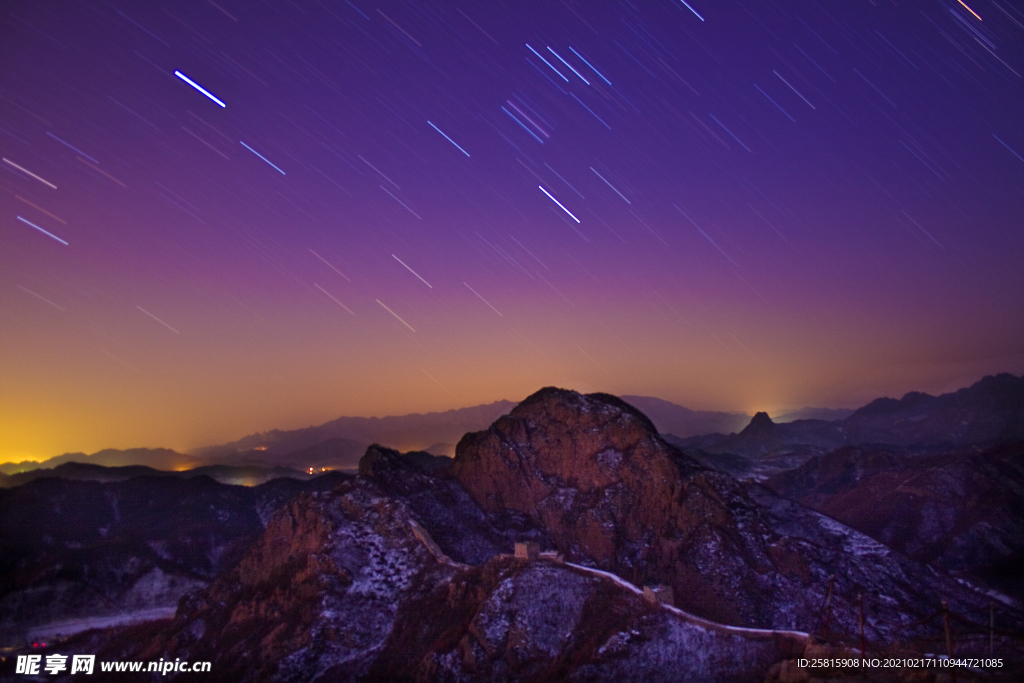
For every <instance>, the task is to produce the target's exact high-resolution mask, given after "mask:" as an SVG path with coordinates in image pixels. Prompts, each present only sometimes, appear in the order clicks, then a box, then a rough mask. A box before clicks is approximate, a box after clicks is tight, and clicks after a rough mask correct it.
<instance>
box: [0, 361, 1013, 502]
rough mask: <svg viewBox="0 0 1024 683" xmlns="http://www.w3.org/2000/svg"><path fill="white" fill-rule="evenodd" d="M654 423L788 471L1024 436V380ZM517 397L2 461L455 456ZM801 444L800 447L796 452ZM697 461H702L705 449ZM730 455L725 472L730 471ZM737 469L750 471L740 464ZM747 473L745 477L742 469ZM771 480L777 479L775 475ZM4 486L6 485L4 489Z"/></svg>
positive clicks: (662, 406) (346, 462)
mask: <svg viewBox="0 0 1024 683" xmlns="http://www.w3.org/2000/svg"><path fill="white" fill-rule="evenodd" d="M622 398H623V400H625V401H627V402H628V403H630V404H631V405H633V406H635V407H636V408H639V409H640V410H641V411H642V412H643V413H644V414H645V415H647V416H648V417H649V418H650V420H651V421H652V422H653V423H654V426H655V428H656V429H657V430H658V432H659V433H661V434H662V435H665V436H666V438H668V439H669V440H670V441H671V442H672V443H673V444H675V445H677V446H680V447H683V448H684V449H696V451H699V452H702V453H710V454H730V455H732V456H742V457H744V458H751V457H756V458H759V459H760V460H761V465H762V466H767V465H768V461H769V460H770V459H771V458H772V457H778V456H780V455H781V456H785V457H782V459H781V460H779V461H778V463H776V465H777V466H772V467H771V469H772V470H773V471H781V470H782V469H788V468H790V467H796V466H798V465H800V464H802V463H803V462H804V461H806V460H807V458H809V457H812V456H814V455H820V454H823V453H825V452H827V451H829V450H832V449H834V448H838V447H839V446H843V445H846V444H860V443H884V444H892V445H910V444H940V443H957V444H966V443H982V442H986V441H992V440H998V439H1011V438H1020V437H1022V436H1024V428H1022V427H1021V426H1020V425H1021V420H1022V416H1024V379H1021V378H1018V377H1015V376H1013V375H1010V374H1005V373H1004V374H1000V375H995V376H990V377H985V378H984V379H982V380H980V381H979V382H977V383H976V384H974V385H973V386H971V387H968V388H965V389H961V390H959V391H957V392H954V393H950V394H943V395H941V396H930V395H928V394H924V393H920V392H911V393H908V394H906V395H905V396H904V397H903V398H902V399H899V400H896V399H892V398H880V399H876V400H874V401H872V402H871V403H869V404H867V405H865V406H863V407H862V408H860V409H858V410H856V411H854V410H847V409H832V408H801V409H800V410H796V411H791V412H787V413H784V414H783V415H780V416H779V417H777V418H775V419H774V420H773V419H770V418H768V416H767V415H766V414H764V413H759V414H758V415H757V416H755V417H754V418H753V419H752V418H751V417H750V416H748V415H745V414H743V413H729V412H716V411H704V410H690V409H689V408H684V407H683V406H680V405H676V404H674V403H671V402H669V401H665V400H663V399H660V398H654V397H650V396H623V397H622ZM515 405H516V404H515V403H512V402H511V401H496V402H494V403H490V404H486V405H479V406H473V407H469V408H459V409H456V410H448V411H445V412H435V413H422V414H421V413H416V414H411V415H400V416H391V417H381V418H376V417H340V418H337V419H335V420H332V421H330V422H326V423H324V424H322V425H318V426H312V427H306V428H303V429H294V430H280V429H274V430H271V431H268V432H259V433H256V434H250V435H248V436H245V437H243V438H241V439H238V440H237V441H232V442H230V443H226V444H221V445H217V446H207V447H203V448H198V449H195V450H193V451H190V452H188V453H178V452H176V451H173V450H170V449H166V448H133V449H128V450H116V449H106V450H102V451H99V452H97V453H94V454H92V455H86V454H85V453H65V454H63V455H59V456H57V457H55V458H50V459H48V460H45V461H43V462H21V463H7V464H3V465H0V473H2V474H14V473H17V472H25V471H28V470H33V469H52V468H54V467H57V466H59V465H62V464H65V463H69V462H82V463H90V464H95V465H103V466H106V467H123V466H128V465H145V466H148V467H152V468H155V469H160V470H185V469H194V468H197V467H202V466H209V465H229V466H233V467H257V468H262V469H268V468H269V469H272V468H274V467H285V468H291V469H294V470H298V471H305V472H308V471H309V470H310V468H312V469H313V470H314V471H320V470H321V469H347V470H353V469H355V467H356V466H357V465H358V462H359V458H360V457H361V456H362V455H363V453H364V452H365V451H366V448H367V446H369V445H370V444H375V443H376V444H380V445H384V446H388V447H390V448H395V449H398V450H405V451H408V450H421V451H427V452H430V453H432V454H434V455H447V456H453V455H454V454H455V444H456V443H457V442H458V441H459V439H461V438H462V436H463V435H464V434H467V433H470V432H476V431H480V430H483V429H486V428H487V427H488V426H489V425H490V424H491V423H492V422H494V421H495V420H496V419H498V418H499V417H500V416H502V415H505V414H507V413H509V412H510V411H511V410H512V408H514V407H515ZM794 448H795V450H794ZM695 457H698V458H700V457H701V456H700V453H697V455H696V456H695ZM728 462H729V458H728V456H726V457H724V458H720V459H719V461H718V466H726V467H728V466H730V465H728ZM732 464H733V465H735V466H739V467H740V468H741V469H742V468H743V467H745V466H746V465H745V464H744V463H742V462H739V461H732ZM734 473H735V474H739V473H740V472H739V471H735V472H734ZM766 476H767V475H766ZM0 485H2V484H0Z"/></svg>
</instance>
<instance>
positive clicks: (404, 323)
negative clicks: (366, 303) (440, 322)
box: [376, 299, 416, 332]
mask: <svg viewBox="0 0 1024 683" xmlns="http://www.w3.org/2000/svg"><path fill="white" fill-rule="evenodd" d="M376 301H377V303H379V304H380V305H381V306H384V302H383V301H381V300H380V299H377V300H376ZM384 310H385V311H387V312H388V313H390V314H391V315H393V316H395V318H396V319H397V320H398V322H400V323H402V324H403V325H405V326H406V327H408V328H409V329H410V330H412V331H413V332H415V331H416V330H414V329H413V327H412V325H410V324H409V323H407V322H405V321H404V320H402V318H401V317H400V316H399V315H398V314H397V313H395V312H394V311H392V310H391V309H390V308H388V307H387V306H384Z"/></svg>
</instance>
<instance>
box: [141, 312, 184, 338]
mask: <svg viewBox="0 0 1024 683" xmlns="http://www.w3.org/2000/svg"><path fill="white" fill-rule="evenodd" d="M135 308H137V309H139V310H140V311H142V312H143V313H145V314H146V315H148V316H149V317H150V318H152V319H153V320H155V321H157V322H158V323H160V324H161V325H163V326H164V327H166V328H167V329H169V330H170V331H171V332H173V333H174V334H181V332H178V331H177V330H176V329H174V328H173V327H171V326H170V325H168V324H167V323H165V322H164V321H163V320H161V319H160V318H158V317H156V316H155V315H153V314H152V313H150V312H149V311H147V310H146V309H145V308H143V307H142V306H139V305H136V306H135Z"/></svg>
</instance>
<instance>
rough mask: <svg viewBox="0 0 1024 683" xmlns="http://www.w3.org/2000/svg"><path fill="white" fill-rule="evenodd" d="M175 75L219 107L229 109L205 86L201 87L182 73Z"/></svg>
mask: <svg viewBox="0 0 1024 683" xmlns="http://www.w3.org/2000/svg"><path fill="white" fill-rule="evenodd" d="M174 75H175V76H177V77H178V78H180V79H181V80H183V81H185V82H186V83H188V84H189V85H191V86H192V87H193V88H195V89H196V90H198V91H199V92H201V93H203V94H204V95H206V96H207V97H209V98H210V99H211V100H213V101H214V102H216V103H217V104H219V105H220V106H221V107H227V105H226V104H224V103H223V102H221V101H220V100H218V99H217V98H216V97H214V96H213V93H211V92H210V91H209V90H207V89H206V88H204V87H203V86H201V85H199V84H198V83H196V82H195V81H193V80H192V79H191V78H189V77H188V76H186V75H185V74H183V73H181V72H180V71H175V72H174Z"/></svg>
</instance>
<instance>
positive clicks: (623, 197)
mask: <svg viewBox="0 0 1024 683" xmlns="http://www.w3.org/2000/svg"><path fill="white" fill-rule="evenodd" d="M590 170H591V171H593V172H594V175H596V176H597V177H598V178H600V179H601V180H604V184H605V185H607V186H608V187H610V188H612V190H615V194H617V195H619V196H620V197H622V201H624V202H626V203H627V204H630V205H632V204H633V202H631V201H629V200H628V199H626V195H624V194H622V193H621V192H619V191H618V190H616V189H615V186H614V185H612V184H611V183H609V182H608V181H607V180H605V177H604V176H603V175H601V174H600V173H598V172H597V169H595V168H594V167H593V166H591V167H590Z"/></svg>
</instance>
